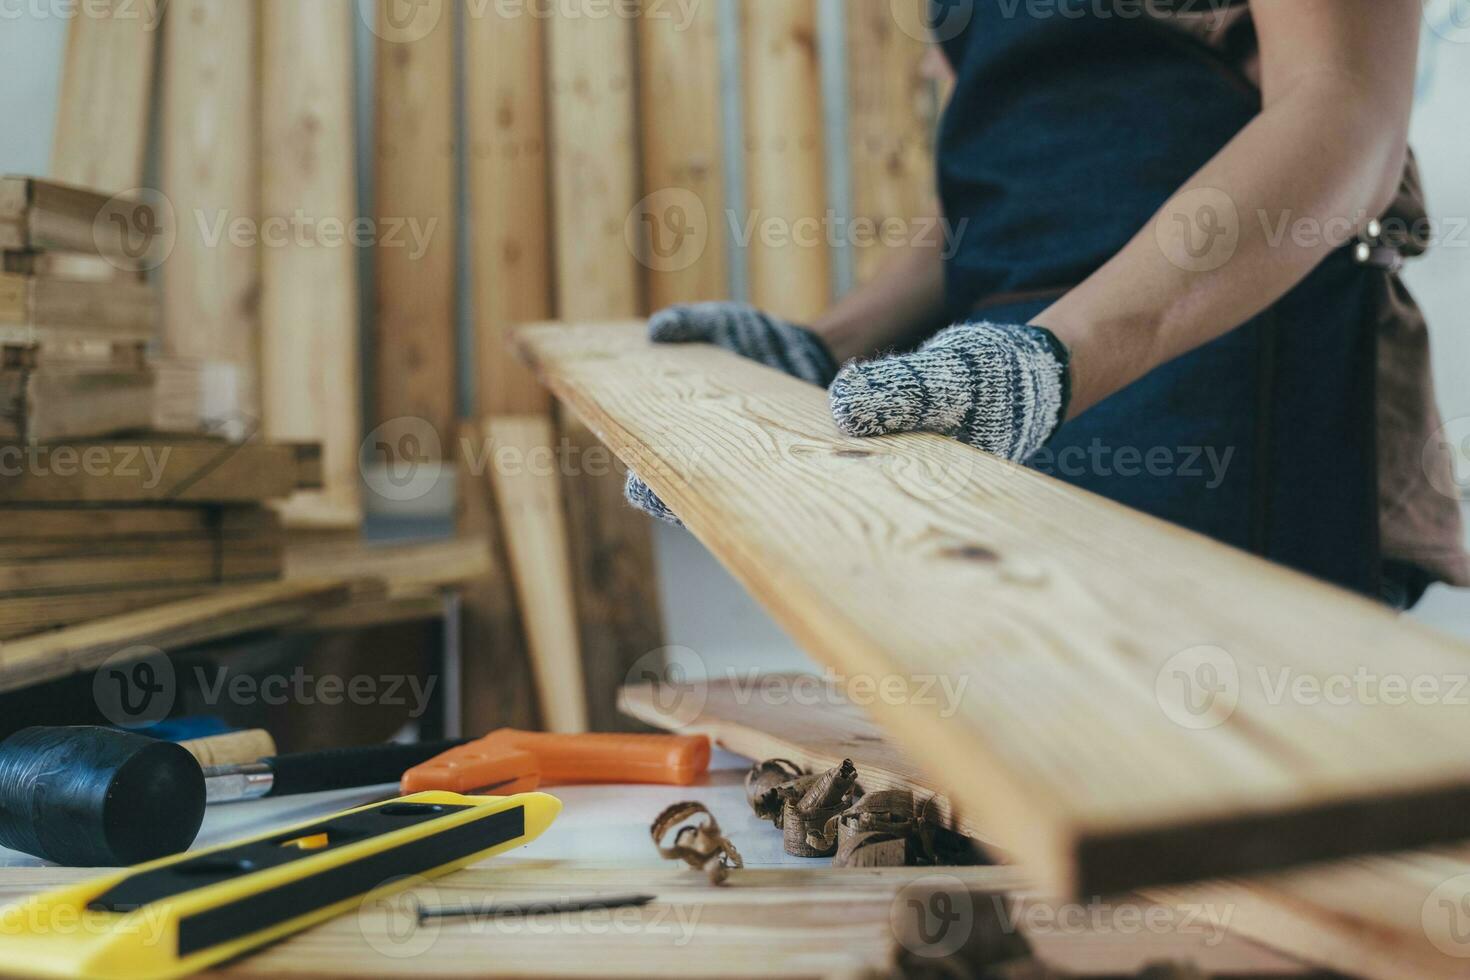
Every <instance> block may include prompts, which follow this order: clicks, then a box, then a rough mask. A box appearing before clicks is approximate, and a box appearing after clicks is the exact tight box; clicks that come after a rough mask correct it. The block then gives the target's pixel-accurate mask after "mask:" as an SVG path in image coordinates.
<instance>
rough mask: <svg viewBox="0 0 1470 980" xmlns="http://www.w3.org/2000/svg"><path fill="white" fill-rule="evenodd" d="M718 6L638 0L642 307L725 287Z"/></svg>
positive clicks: (695, 298)
mask: <svg viewBox="0 0 1470 980" xmlns="http://www.w3.org/2000/svg"><path fill="white" fill-rule="evenodd" d="M719 44H720V41H719V11H718V9H717V7H716V5H715V4H712V3H702V4H695V5H693V7H691V8H690V9H689V11H688V15H687V17H680V16H675V15H674V13H673V11H672V10H671V9H670V8H668V7H665V6H661V5H660V4H659V3H658V0H643V15H642V16H641V17H639V18H638V56H639V85H638V93H639V113H640V125H639V132H640V133H641V134H642V137H643V140H642V147H643V193H644V195H645V197H644V198H643V201H642V203H641V206H640V207H639V209H638V210H637V211H636V212H635V214H634V220H636V221H638V222H639V224H638V226H637V228H636V232H637V240H638V241H639V244H640V246H641V250H642V251H641V256H642V261H643V264H644V266H645V267H646V268H647V270H648V271H647V273H646V276H647V291H648V307H649V309H653V310H657V309H662V308H664V307H666V306H672V305H673V304H675V303H692V302H699V301H701V300H715V299H724V298H726V297H727V296H729V294H730V284H729V274H728V269H727V266H726V262H727V259H728V256H727V249H726V244H725V240H726V236H725V161H724V146H723V128H722V126H721V118H720V117H721V112H720V87H721V85H722V84H723V79H722V77H721V72H720V49H719Z"/></svg>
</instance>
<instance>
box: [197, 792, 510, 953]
mask: <svg viewBox="0 0 1470 980" xmlns="http://www.w3.org/2000/svg"><path fill="white" fill-rule="evenodd" d="M525 834H526V810H525V808H524V807H519V806H518V807H514V808H512V809H509V810H502V811H501V812H500V813H496V814H492V815H490V816H488V817H484V818H482V819H480V820H476V821H474V822H473V823H468V824H465V825H464V826H462V827H455V828H453V829H452V830H445V831H441V832H439V833H437V834H434V835H433V836H431V837H426V838H424V839H422V840H416V841H413V842H412V843H408V844H403V845H400V846H398V847H395V848H393V849H391V850H387V851H382V852H380V853H378V854H374V855H372V856H370V857H366V858H363V859H362V860H360V861H354V862H352V863H351V864H345V865H342V866H341V867H337V868H333V869H331V870H330V871H324V872H322V873H320V874H315V875H311V876H310V877H306V878H301V879H299V880H297V881H293V882H290V883H288V884H285V885H281V886H280V887H278V888H272V889H269V890H268V891H263V892H257V893H256V894H254V895H249V896H246V897H245V898H242V899H240V900H239V901H237V902H230V903H229V904H227V905H220V906H218V907H216V908H212V909H209V910H207V911H204V912H200V913H198V914H197V915H191V916H188V917H186V918H184V919H181V920H180V922H179V957H180V958H183V957H185V956H190V955H192V954H194V953H199V952H203V951H204V950H207V949H212V948H213V947H215V946H221V945H223V944H225V943H228V942H233V941H234V940H237V939H243V938H245V937H246V936H250V935H253V934H255V933H257V932H262V931H264V930H266V929H270V928H271V927H273V926H278V925H280V924H281V923H283V922H289V921H290V920H292V919H295V918H298V917H300V916H303V915H306V914H307V913H308V912H313V911H315V910H317V909H320V908H325V907H326V906H329V905H335V904H336V903H337V902H342V901H346V900H347V899H350V898H356V897H357V896H359V895H365V894H367V893H368V892H370V891H372V890H373V889H375V888H377V887H379V886H380V885H382V884H383V883H384V882H385V881H388V880H389V879H391V878H397V877H401V876H403V875H414V874H422V873H423V872H425V871H429V870H431V869H433V868H437V867H441V866H442V865H445V864H448V863H450V862H451V861H455V860H458V859H459V858H463V857H468V856H469V855H471V854H477V853H479V852H480V851H484V850H488V849H490V848H492V847H496V846H497V845H500V844H507V843H509V842H511V841H513V840H515V839H516V838H518V837H524V836H525Z"/></svg>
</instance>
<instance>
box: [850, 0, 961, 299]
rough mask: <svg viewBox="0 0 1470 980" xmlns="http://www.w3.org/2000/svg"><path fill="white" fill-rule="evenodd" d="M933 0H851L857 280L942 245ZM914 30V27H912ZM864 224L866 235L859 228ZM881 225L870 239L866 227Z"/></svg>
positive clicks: (852, 118)
mask: <svg viewBox="0 0 1470 980" xmlns="http://www.w3.org/2000/svg"><path fill="white" fill-rule="evenodd" d="M926 4H927V0H894V2H893V3H861V2H860V3H849V4H847V63H848V71H847V77H848V116H847V118H848V141H847V145H848V159H849V164H850V166H851V168H852V199H853V200H852V217H853V222H854V225H853V228H854V239H853V241H852V245H853V246H854V248H853V252H854V257H855V260H856V261H855V265H856V269H857V279H858V281H859V282H866V281H867V280H869V279H871V278H872V277H873V276H874V275H875V274H876V273H877V272H878V269H879V268H880V267H881V266H882V265H883V263H884V261H885V260H886V259H887V258H888V257H889V255H891V254H892V253H893V252H894V251H898V250H902V249H904V248H907V247H908V246H909V244H910V243H911V242H914V241H916V240H917V241H920V242H923V243H926V244H932V245H933V247H935V248H941V247H943V245H944V244H945V242H944V240H943V238H942V237H941V236H940V235H939V229H938V228H931V227H929V226H928V225H926V224H924V223H923V222H925V221H926V220H927V219H932V218H933V217H934V216H935V215H937V214H938V213H939V207H938V202H937V201H936V200H935V196H934V136H935V126H936V120H937V116H938V111H939V107H938V95H937V93H936V91H935V86H934V83H933V81H931V80H930V79H929V78H927V77H926V76H925V70H924V60H925V57H926V55H927V52H928V45H926V44H925V43H924V42H923V40H921V38H922V37H923V35H922V34H920V33H918V32H917V28H919V27H920V26H921V25H923V24H924V23H925V7H926ZM911 32H912V33H911ZM859 222H861V223H864V224H863V226H862V227H863V229H864V230H863V235H862V240H858V237H857V228H858V227H859V224H858V223H859ZM869 229H872V230H874V231H875V232H876V235H875V237H873V238H872V239H871V240H870V239H869V238H868V237H867V236H868V230H869Z"/></svg>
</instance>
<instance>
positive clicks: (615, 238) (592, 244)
mask: <svg viewBox="0 0 1470 980" xmlns="http://www.w3.org/2000/svg"><path fill="white" fill-rule="evenodd" d="M548 30H549V32H550V33H549V48H550V78H551V107H552V188H553V201H554V204H555V207H554V211H555V216H556V225H555V228H556V238H555V246H556V268H557V279H556V305H557V311H558V314H559V315H561V316H563V317H569V318H594V317H596V318H601V317H607V316H632V315H636V314H637V313H638V312H639V311H640V310H641V309H642V300H641V297H640V288H639V284H640V276H639V274H638V273H639V268H638V264H637V261H636V259H635V257H634V255H633V253H632V250H630V249H629V248H628V244H627V242H626V240H625V239H624V234H623V232H624V226H625V224H626V221H627V219H628V215H629V214H630V213H631V212H632V210H633V207H634V205H635V204H636V203H637V198H638V192H637V188H638V175H637V167H636V155H637V142H636V139H637V138H636V134H635V126H634V116H635V98H634V93H633V73H634V56H633V39H634V35H633V25H632V24H631V23H630V22H629V21H628V20H627V19H626V18H622V17H604V18H592V17H580V16H569V15H567V14H566V13H565V12H563V13H562V15H560V16H557V17H554V18H552V19H550V20H549V21H548ZM609 310H617V311H621V312H620V313H611V314H610V313H608V312H607V311H609ZM561 436H562V438H561V441H560V442H559V443H558V450H563V451H564V452H563V454H562V458H563V460H564V463H563V467H562V469H563V479H564V480H565V483H566V488H565V493H564V497H565V500H566V510H567V529H568V533H569V539H570V541H571V543H572V569H573V576H574V581H575V584H576V602H577V618H578V620H579V621H580V623H581V625H582V631H581V643H580V645H581V649H582V663H583V672H584V674H585V675H586V679H587V690H588V711H589V722H590V724H591V725H592V726H593V727H594V729H596V730H599V731H605V730H612V729H614V728H616V727H618V726H621V725H623V724H626V722H625V720H624V719H623V718H622V717H621V716H620V715H619V714H618V712H617V705H616V703H615V701H616V693H615V692H616V690H617V688H618V686H619V685H620V684H621V683H622V682H623V680H624V678H625V677H626V676H627V670H628V668H629V667H630V665H632V664H633V663H634V662H635V661H636V660H637V659H638V658H639V657H642V656H643V655H645V654H647V653H649V652H650V651H653V650H656V649H658V648H659V647H661V646H662V645H663V643H662V627H661V624H660V612H659V607H658V597H657V595H656V589H655V583H656V573H655V570H654V565H653V544H652V538H651V535H650V531H649V528H648V523H647V521H646V520H645V519H644V518H643V517H642V516H641V515H637V514H635V513H634V512H632V511H631V510H630V509H629V508H628V506H627V505H626V504H625V503H624V502H623V478H624V477H623V470H622V468H621V467H620V466H618V465H616V463H615V462H613V461H612V458H611V456H610V454H608V453H607V451H606V450H605V449H604V448H603V447H601V446H600V445H599V444H598V442H597V440H596V439H595V438H594V437H593V436H592V435H591V433H589V432H588V431H587V429H586V427H585V426H583V425H581V424H580V423H578V422H577V420H576V419H574V418H569V417H565V416H563V417H562V425H561ZM572 460H575V461H576V463H575V464H573V463H572Z"/></svg>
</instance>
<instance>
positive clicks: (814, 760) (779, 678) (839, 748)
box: [618, 674, 989, 841]
mask: <svg viewBox="0 0 1470 980" xmlns="http://www.w3.org/2000/svg"><path fill="white" fill-rule="evenodd" d="M618 708H619V710H621V711H623V712H624V713H625V714H628V715H631V716H632V717H634V718H637V719H638V720H639V721H641V722H644V723H645V724H648V725H651V726H653V727H654V728H661V729H664V730H666V731H674V732H681V733H685V734H691V735H707V736H709V738H710V740H711V741H713V742H714V743H715V744H716V745H718V746H719V747H720V748H722V749H726V750H728V751H730V752H733V753H735V754H736V755H743V756H745V757H746V758H747V759H755V760H764V759H790V760H791V761H792V762H794V763H796V764H797V765H799V766H801V767H802V768H803V769H805V770H807V771H809V772H821V771H823V770H825V769H831V768H834V767H836V766H839V765H841V764H842V760H844V759H851V760H852V761H853V764H854V765H856V766H857V768H858V773H859V777H860V778H859V782H860V783H861V785H862V787H863V789H864V790H866V791H867V792H869V793H872V792H875V791H878V790H887V789H908V790H912V791H913V793H914V799H915V800H917V801H919V802H920V803H922V804H923V805H925V806H926V807H927V808H928V809H927V811H926V812H927V813H928V815H929V817H930V818H931V819H932V820H933V821H934V822H935V823H938V824H939V825H941V826H943V827H946V828H948V829H950V830H953V831H955V832H956V833H960V834H964V835H965V836H966V837H971V838H974V839H975V840H980V841H984V840H987V839H989V838H988V837H987V834H986V830H985V827H984V826H982V825H981V824H980V823H978V822H977V821H975V820H971V819H969V818H968V817H967V816H966V815H965V814H964V813H963V812H962V811H961V810H959V809H958V808H957V807H956V806H955V804H954V801H953V800H951V799H950V798H949V797H948V796H947V795H946V794H945V792H944V790H943V789H941V788H940V787H941V785H942V783H943V780H942V779H934V778H933V777H932V776H930V775H928V774H927V773H926V772H925V771H924V770H923V769H922V768H921V767H920V766H918V765H916V764H915V763H914V762H912V761H911V760H910V758H909V757H908V756H907V755H905V754H904V753H903V752H901V751H900V750H899V749H897V748H896V747H894V746H893V744H892V743H891V742H890V741H889V740H888V739H887V738H885V736H884V734H883V730H882V729H881V728H879V727H878V725H877V724H876V723H875V722H874V721H873V720H872V719H871V718H870V717H868V716H867V715H866V714H864V713H863V712H862V711H861V710H860V709H858V708H857V707H854V706H853V705H852V704H851V703H850V702H849V701H848V700H847V697H846V694H845V693H844V692H843V691H842V690H841V688H840V687H838V686H836V685H834V684H830V683H828V681H827V680H825V679H823V678H821V677H818V676H815V675H812V674H766V675H761V676H759V677H756V676H743V677H738V678H736V677H724V678H719V677H717V678H712V679H701V680H693V681H689V682H685V683H678V684H672V683H665V684H659V685H654V684H631V685H628V686H626V687H624V688H623V689H622V692H621V693H620V694H619V696H618ZM926 761H928V762H929V763H930V770H931V771H932V772H936V773H939V774H940V775H941V776H942V775H943V773H944V772H945V770H946V769H947V768H948V766H946V765H945V764H944V762H943V761H942V760H938V759H934V758H932V757H928V758H927V759H926Z"/></svg>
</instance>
